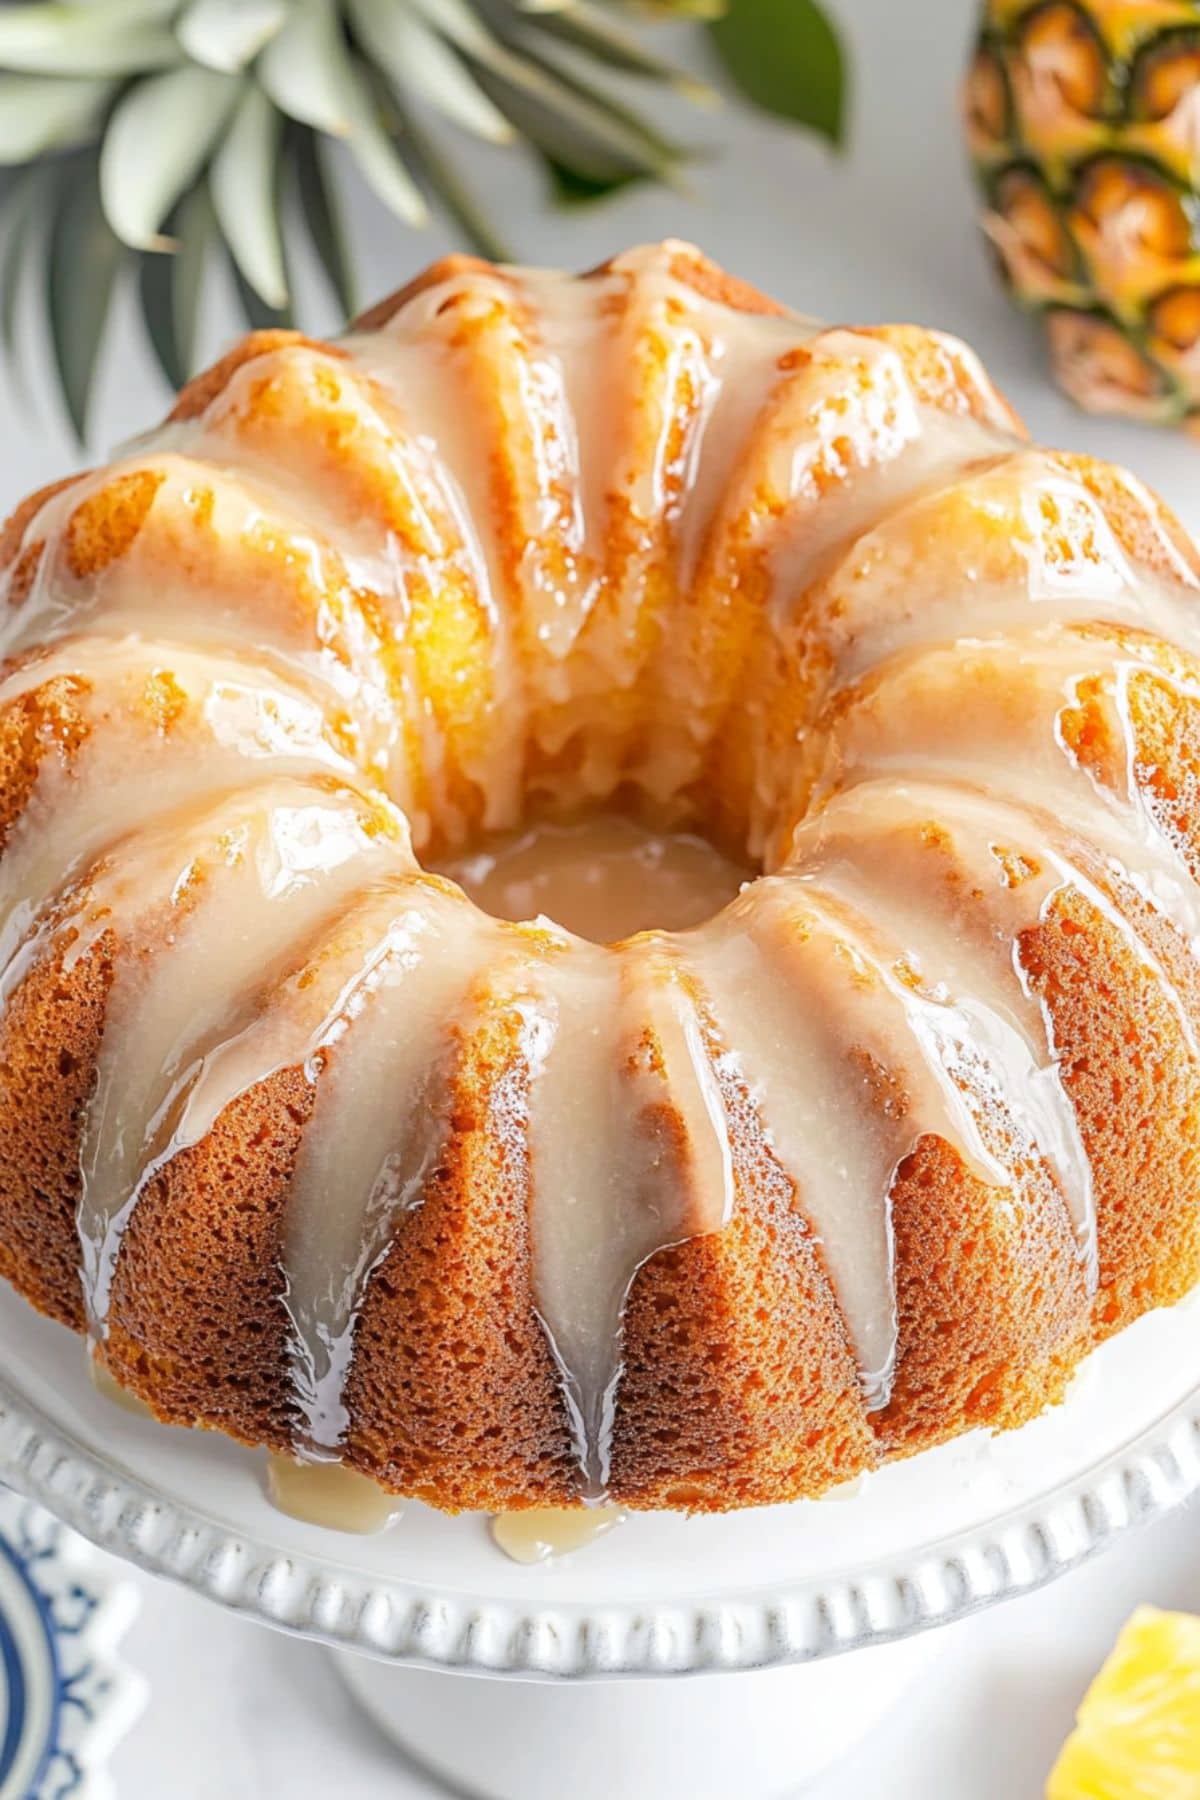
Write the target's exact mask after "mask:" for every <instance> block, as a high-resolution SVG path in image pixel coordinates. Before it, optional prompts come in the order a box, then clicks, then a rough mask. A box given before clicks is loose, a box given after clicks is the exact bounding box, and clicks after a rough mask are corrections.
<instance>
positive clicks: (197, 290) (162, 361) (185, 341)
mask: <svg viewBox="0 0 1200 1800" xmlns="http://www.w3.org/2000/svg"><path fill="white" fill-rule="evenodd" d="M167 223H168V227H169V229H170V232H171V235H172V237H173V238H174V239H175V241H176V242H177V243H178V245H179V248H178V250H177V251H176V253H175V255H174V256H159V255H157V254H156V253H155V252H154V251H148V252H147V253H146V254H145V255H143V256H142V257H140V258H139V266H138V285H139V292H140V297H141V303H142V318H143V321H144V323H145V326H146V334H147V336H148V337H149V339H150V345H151V348H152V349H153V351H154V354H155V357H156V358H157V361H158V366H159V368H160V369H161V370H162V372H163V374H164V375H165V376H166V379H167V383H168V385H169V386H170V387H172V388H181V387H182V386H183V385H184V383H185V382H186V381H190V379H191V377H192V376H193V375H194V374H195V372H196V361H197V358H196V344H197V338H198V326H199V318H200V299H201V295H202V292H203V288H204V271H205V268H206V266H207V263H208V256H209V252H210V250H211V248H212V245H213V242H214V240H215V238H216V233H217V221H216V218H215V216H214V213H213V209H212V203H211V201H210V200H209V197H208V193H207V191H206V190H205V188H204V187H203V186H202V185H201V186H199V187H195V188H193V189H192V191H191V193H190V194H189V195H188V196H187V198H186V199H185V200H183V201H182V202H181V203H180V205H179V206H177V207H176V208H175V211H174V212H173V213H172V214H171V217H170V219H169V220H168V222H167Z"/></svg>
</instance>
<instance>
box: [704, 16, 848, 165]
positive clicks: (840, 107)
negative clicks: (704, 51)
mask: <svg viewBox="0 0 1200 1800" xmlns="http://www.w3.org/2000/svg"><path fill="white" fill-rule="evenodd" d="M709 31H710V34H711V37H712V41H713V43H714V45H715V46H716V49H717V53H718V55H719V56H720V58H721V61H722V62H723V63H724V65H725V68H726V69H727V70H728V72H729V74H730V76H731V77H732V79H733V80H734V81H735V82H736V84H737V86H738V87H739V88H740V89H741V91H742V93H743V94H745V96H746V98H747V99H748V100H752V101H753V102H754V104H755V105H756V106H758V107H761V108H762V109H763V111H764V112H769V113H774V114H776V115H777V116H778V117H779V118H782V119H791V120H794V121H795V122H796V123H797V124H800V125H806V126H808V128H809V129H810V130H812V131H815V132H817V133H818V134H819V135H820V136H821V137H824V138H827V139H828V140H829V142H830V143H831V144H834V145H839V146H840V144H841V143H842V134H843V131H844V128H845V110H846V62H845V57H844V55H843V52H842V46H841V42H840V40H839V38H838V34H837V32H836V31H835V30H834V27H833V25H832V23H831V21H830V19H829V15H828V13H827V12H826V11H825V9H824V7H822V6H820V5H818V4H817V0H729V5H728V7H727V9H726V11H725V13H724V15H723V16H722V17H721V18H719V19H715V20H714V21H713V22H712V24H711V25H710V26H709Z"/></svg>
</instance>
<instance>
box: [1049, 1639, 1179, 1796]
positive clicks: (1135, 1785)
mask: <svg viewBox="0 0 1200 1800" xmlns="http://www.w3.org/2000/svg"><path fill="white" fill-rule="evenodd" d="M1046 1800H1200V1619H1198V1618H1193V1616H1192V1615H1191V1614H1190V1613H1170V1612H1160V1611H1159V1610H1158V1608H1157V1607H1154V1606H1140V1607H1139V1608H1138V1610H1137V1611H1136V1612H1135V1613H1134V1614H1133V1616H1132V1618H1130V1619H1129V1621H1128V1622H1127V1624H1126V1626H1125V1628H1124V1630H1123V1631H1122V1633H1121V1635H1120V1637H1119V1638H1118V1639H1117V1642H1116V1644H1115V1645H1114V1646H1113V1649H1112V1652H1111V1654H1110V1656H1109V1658H1108V1661H1107V1662H1106V1663H1105V1664H1104V1667H1103V1668H1102V1669H1101V1671H1100V1673H1099V1674H1098V1675H1097V1677H1096V1679H1095V1681H1093V1683H1092V1685H1091V1687H1090V1688H1089V1689H1088V1691H1087V1693H1086V1694H1085V1695H1084V1697H1083V1703H1082V1705H1081V1706H1080V1708H1079V1713H1078V1715H1077V1718H1076V1724H1075V1730H1074V1731H1073V1732H1072V1733H1071V1735H1070V1737H1069V1738H1068V1739H1067V1741H1066V1743H1065V1744H1064V1745H1063V1749H1062V1754H1061V1755H1060V1756H1059V1759H1058V1761H1057V1762H1056V1763H1055V1765H1054V1769H1053V1771H1052V1772H1051V1775H1050V1780H1049V1782H1048V1783H1047V1785H1046Z"/></svg>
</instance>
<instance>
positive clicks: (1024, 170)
mask: <svg viewBox="0 0 1200 1800" xmlns="http://www.w3.org/2000/svg"><path fill="white" fill-rule="evenodd" d="M965 104H966V122H967V135H968V141H969V144H970V149H971V155H972V158H973V161H974V164H975V169H976V172H977V174H978V177H979V181H980V184H981V186H982V188H983V192H984V195H985V197H986V200H987V208H988V209H987V211H986V213H985V214H984V218H983V227H984V230H985V232H986V233H987V236H988V238H989V239H990V241H991V243H992V245H993V246H994V249H995V251H996V253H997V256H998V259H999V263H1000V266H1001V269H1002V271H1003V273H1004V276H1005V278H1006V280H1007V281H1008V283H1009V285H1010V287H1011V289H1012V291H1013V293H1014V295H1015V296H1016V298H1017V299H1018V300H1019V301H1020V302H1021V304H1022V305H1024V306H1027V307H1029V308H1031V309H1033V310H1035V311H1037V312H1038V313H1040V314H1041V315H1042V317H1043V318H1044V320H1045V324H1046V332H1047V337H1048V341H1049V347H1050V354H1051V358H1052V361H1053V365H1054V372H1055V375H1056V378H1057V380H1058V382H1059V384H1060V385H1061V386H1062V387H1063V388H1064V389H1065V391H1066V392H1067V393H1068V394H1070V396H1071V397H1072V399H1074V400H1075V401H1076V402H1077V403H1078V404H1079V405H1080V406H1083V407H1086V408H1087V409H1088V410H1089V411H1092V412H1118V413H1125V414H1129V415H1132V416H1134V417H1137V418H1142V419H1152V420H1161V421H1166V422H1183V423H1185V424H1187V425H1188V426H1189V427H1190V428H1191V429H1192V430H1196V431H1200V0H987V3H986V5H985V7H984V15H983V22H982V26H981V29H980V33H979V39H978V43H977V46H976V49H975V54H974V58H973V60H972V63H971V68H970V71H969V74H968V78H967V83H966V94H965Z"/></svg>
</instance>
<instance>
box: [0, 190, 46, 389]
mask: <svg viewBox="0 0 1200 1800" xmlns="http://www.w3.org/2000/svg"><path fill="white" fill-rule="evenodd" d="M53 180H54V177H53V172H52V171H51V170H49V169H45V168H42V167H34V168H32V169H24V170H22V172H21V173H20V175H18V176H17V177H16V179H15V180H13V181H11V182H9V183H8V184H7V185H6V187H5V191H4V199H3V202H2V210H0V218H2V219H3V220H4V222H5V224H6V226H7V231H8V235H7V238H6V240H5V244H4V256H3V259H2V260H0V343H3V345H4V353H5V355H6V356H7V357H8V359H9V362H10V364H11V369H12V377H13V383H14V386H15V387H16V390H17V392H18V393H19V394H20V395H21V397H22V399H25V398H26V397H27V388H26V383H25V364H24V359H23V358H21V357H18V356H17V354H16V349H17V314H18V311H19V309H20V304H21V292H22V288H23V285H24V279H25V274H26V270H27V267H28V265H29V262H30V260H31V256H30V252H31V250H32V248H33V245H34V242H35V239H36V237H37V234H38V232H39V231H41V230H42V229H43V228H44V225H45V219H46V210H47V195H48V190H49V189H50V187H51V186H52V185H53Z"/></svg>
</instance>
